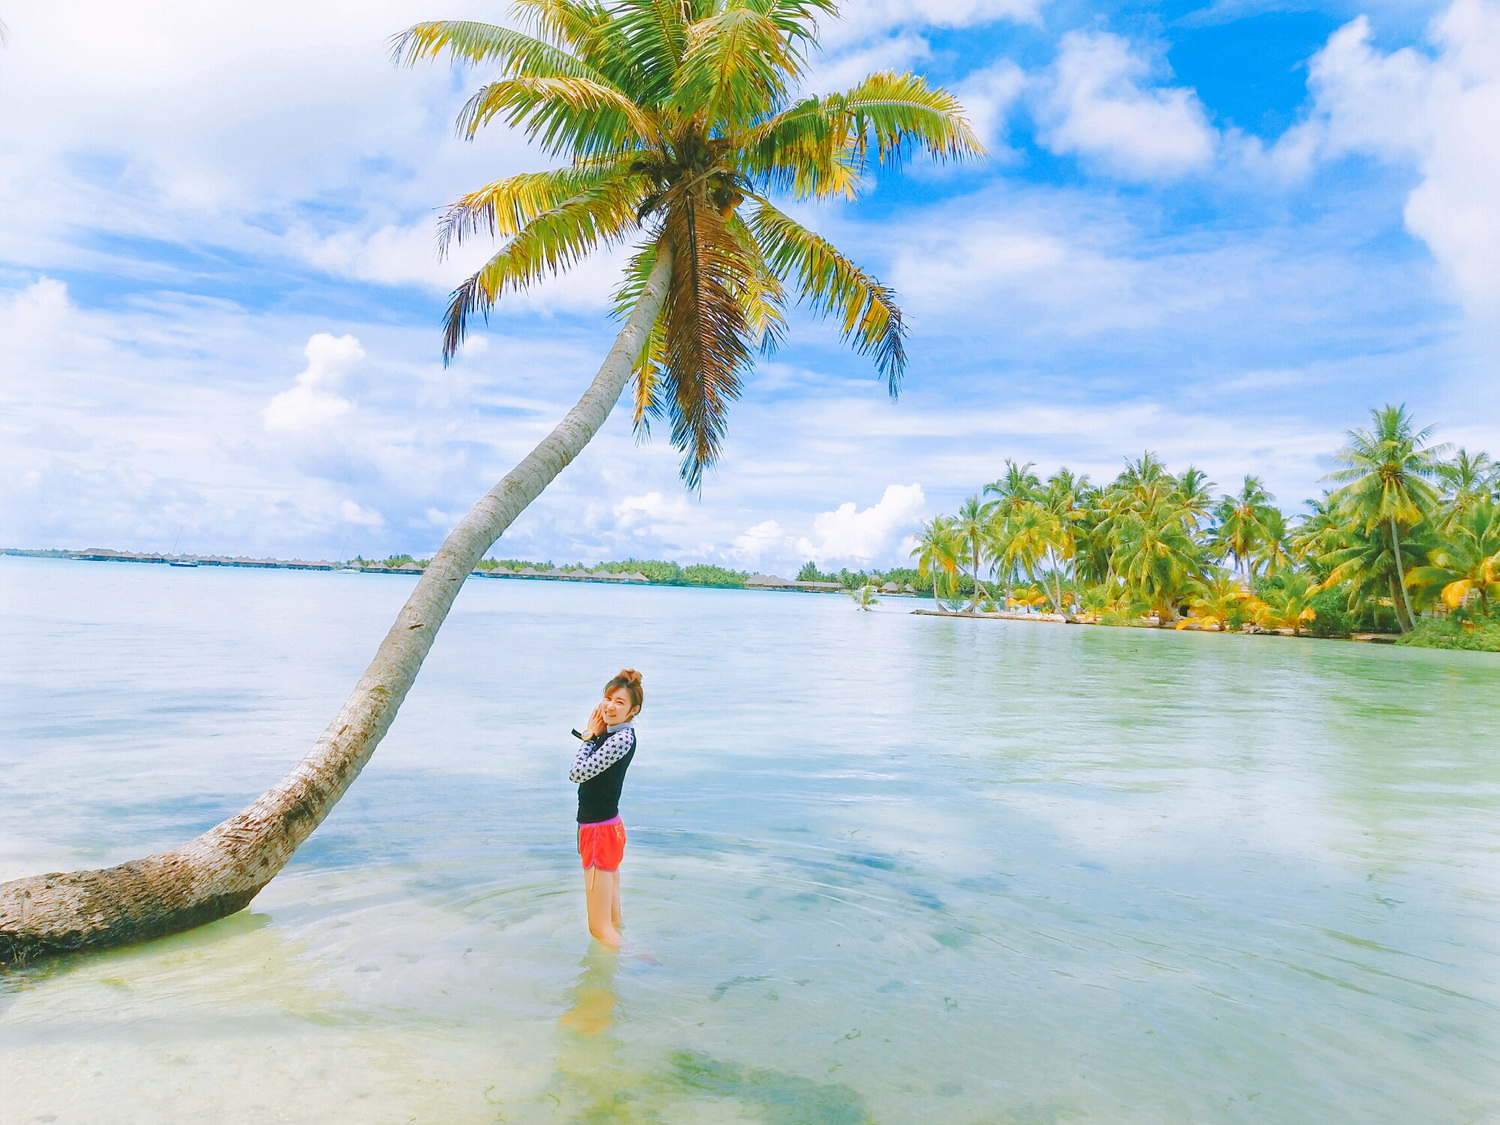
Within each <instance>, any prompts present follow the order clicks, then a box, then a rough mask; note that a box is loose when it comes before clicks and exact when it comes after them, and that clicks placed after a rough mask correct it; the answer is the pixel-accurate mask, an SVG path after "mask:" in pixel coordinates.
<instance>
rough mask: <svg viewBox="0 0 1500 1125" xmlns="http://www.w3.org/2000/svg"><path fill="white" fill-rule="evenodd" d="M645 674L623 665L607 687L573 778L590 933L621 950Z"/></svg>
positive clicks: (576, 759) (587, 729)
mask: <svg viewBox="0 0 1500 1125" xmlns="http://www.w3.org/2000/svg"><path fill="white" fill-rule="evenodd" d="M644 698H645V697H644V695H643V694H642V692H641V674H640V673H639V672H637V671H636V670H635V669H634V668H626V669H623V670H622V671H621V672H620V674H619V675H618V676H616V677H615V678H614V679H612V680H610V681H609V683H607V684H605V685H604V699H603V701H602V702H601V703H600V704H599V706H597V707H595V708H594V713H593V714H592V715H590V716H589V721H588V723H587V724H586V726H585V728H584V730H583V731H581V732H580V731H574V732H573V733H574V734H576V735H578V736H579V737H580V738H582V739H583V745H582V746H580V747H579V748H578V753H577V754H576V755H575V756H574V758H573V768H572V769H571V770H569V771H568V780H570V781H575V782H577V783H578V855H579V858H580V859H582V861H583V887H584V897H585V901H586V902H587V904H588V914H589V933H591V934H593V935H594V937H595V938H597V939H598V940H599V941H601V942H603V943H604V944H605V945H607V946H609V947H610V948H611V949H618V948H620V860H621V859H622V858H624V855H625V825H624V823H623V822H621V820H620V789H621V787H622V786H623V785H624V784H625V771H626V770H628V769H629V768H630V760H631V759H632V758H634V757H635V728H634V727H632V726H631V723H630V721H631V720H632V719H634V718H635V716H636V714H637V713H638V712H639V711H640V709H641V703H642V701H643V700H644Z"/></svg>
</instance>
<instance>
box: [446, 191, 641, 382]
mask: <svg viewBox="0 0 1500 1125" xmlns="http://www.w3.org/2000/svg"><path fill="white" fill-rule="evenodd" d="M636 200H637V194H636V193H635V192H633V191H632V190H631V189H630V178H629V177H620V178H616V179H612V180H605V181H603V182H601V183H600V184H598V185H596V187H595V188H593V189H591V190H587V191H581V192H579V193H578V194H577V195H575V196H573V197H572V198H570V199H568V200H565V201H564V202H562V203H560V204H559V205H557V206H556V207H553V208H551V209H550V210H547V211H543V212H542V213H541V214H539V215H536V216H534V217H533V218H532V219H531V221H530V222H528V223H527V224H526V225H525V227H523V228H522V229H521V230H520V231H518V232H517V233H516V235H515V237H514V238H512V239H511V240H510V241H509V242H508V243H506V245H505V246H504V247H503V248H501V250H500V251H499V252H498V253H496V254H495V255H494V257H492V258H491V259H490V260H489V261H488V262H487V263H485V265H484V266H483V267H481V268H480V269H479V270H478V271H477V272H476V273H474V274H473V275H471V276H470V277H468V278H466V279H465V280H464V282H463V283H462V284H461V285H459V287H458V288H457V289H455V290H454V291H453V295H452V297H451V298H450V300H449V302H448V312H447V315H446V316H445V318H444V331H443V360H444V362H447V361H448V360H450V359H452V358H453V356H454V354H455V353H456V352H457V351H458V349H459V348H460V347H461V346H462V345H463V342H464V338H465V336H467V335H468V323H469V320H470V318H471V317H472V316H473V315H474V314H476V313H479V314H481V315H483V316H485V317H488V316H489V311H490V309H491V308H493V307H494V304H495V302H496V301H497V300H499V298H500V296H501V295H502V294H503V293H504V292H505V291H506V290H512V291H514V290H519V289H525V288H526V287H527V286H530V285H533V284H535V283H536V282H537V281H539V280H541V279H542V278H543V277H546V276H548V275H549V274H556V273H559V272H561V271H562V270H565V269H567V268H568V267H569V266H571V265H573V264H574V263H576V262H578V261H580V260H582V259H583V258H586V257H587V256H588V255H589V254H591V253H592V252H593V251H594V250H596V249H598V248H599V247H600V246H604V245H608V244H610V243H613V242H617V241H619V240H620V239H622V238H625V237H626V236H627V235H629V234H630V232H631V231H633V230H635V229H637V228H638V227H639V226H640V221H639V219H637V218H636V212H635V205H636Z"/></svg>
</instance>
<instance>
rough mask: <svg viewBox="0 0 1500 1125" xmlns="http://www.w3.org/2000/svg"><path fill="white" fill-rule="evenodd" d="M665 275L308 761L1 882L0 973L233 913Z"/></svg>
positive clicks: (632, 357)
mask: <svg viewBox="0 0 1500 1125" xmlns="http://www.w3.org/2000/svg"><path fill="white" fill-rule="evenodd" d="M671 268H672V255H671V253H670V251H669V249H668V248H667V247H665V246H662V247H660V248H659V249H658V257H657V262H656V266H655V268H654V269H653V270H652V271H651V275H650V276H649V277H648V278H647V281H646V285H645V289H644V291H643V292H642V294H641V297H640V300H639V301H638V302H637V304H636V306H635V308H634V310H632V312H631V314H630V317H629V318H628V319H627V320H626V322H625V326H624V327H623V328H622V329H621V330H620V334H619V336H618V337H616V339H615V343H614V347H612V348H611V349H610V352H609V355H608V356H607V357H606V358H605V360H604V364H603V365H602V366H601V367H600V368H599V373H598V375H596V376H595V377H594V381H593V383H591V384H590V385H589V388H588V390H587V391H585V392H584V394H583V397H582V398H580V399H579V400H578V403H577V405H575V406H574V407H573V409H571V410H570V411H568V413H567V415H566V416H565V417H564V418H563V420H562V421H561V422H559V423H558V424H557V427H556V428H555V429H554V430H553V431H552V432H551V433H550V434H548V435H547V437H546V438H545V439H544V440H543V441H542V442H541V444H539V445H538V446H537V447H536V448H535V449H533V450H532V451H531V452H530V453H529V454H527V455H526V457H525V458H524V459H523V460H522V461H521V463H520V464H518V465H517V466H516V467H515V468H514V469H512V470H511V471H510V472H509V473H507V474H506V475H505V476H504V478H503V479H501V481H500V483H498V484H497V485H495V487H494V488H492V489H491V490H490V491H489V492H488V493H486V494H485V495H484V497H482V498H481V499H480V501H479V502H478V503H477V504H475V505H474V507H473V508H472V509H471V510H470V511H469V513H468V515H466V516H465V517H464V518H463V519H462V520H460V521H459V524H458V526H457V527H455V528H454V529H453V530H452V531H451V532H450V533H449V534H448V537H447V539H445V540H444V541H443V546H442V548H441V549H440V550H439V551H438V553H437V555H436V556H435V557H434V558H433V560H432V562H431V563H430V564H429V565H428V566H427V569H426V570H425V571H424V572H423V573H422V577H421V578H420V579H419V580H418V582H417V586H416V589H415V590H413V591H412V594H411V597H409V598H408V599H407V601H406V605H404V606H403V607H402V609H401V612H400V613H399V614H397V616H396V622H395V624H394V625H392V626H391V629H390V632H388V633H387V634H386V637H385V640H384V641H382V642H381V644H380V648H379V649H378V650H377V651H376V653H375V658H374V659H373V660H372V661H371V662H370V666H369V667H368V668H367V669H366V670H365V673H364V675H363V676H362V677H361V678H360V681H359V683H358V684H357V685H356V686H355V688H354V692H353V694H351V695H350V696H349V698H348V699H347V700H346V701H345V703H344V706H343V708H342V709H341V710H340V711H339V713H338V715H337V716H336V717H335V718H334V720H333V722H331V723H330V724H329V725H328V728H327V729H326V730H325V731H324V732H323V734H322V736H321V737H320V738H319V739H318V741H317V742H316V743H315V744H314V746H313V748H312V750H311V751H309V752H308V754H307V756H306V757H304V758H303V759H302V760H301V761H300V762H298V763H297V765H296V766H294V767H293V768H292V771H291V772H290V773H289V774H287V776H286V777H284V778H283V779H282V780H281V781H280V782H278V783H277V784H276V785H274V786H272V787H271V789H269V790H268V791H267V792H266V793H265V794H264V795H262V796H261V797H260V799H259V800H257V801H255V802H254V803H253V804H251V805H250V806H249V807H247V808H245V809H244V810H242V811H241V812H239V813H237V814H236V815H234V816H232V817H230V818H229V819H228V820H226V821H224V822H223V823H222V824H220V825H218V826H216V827H214V828H211V829H209V830H208V831H207V832H205V833H203V835H201V836H199V837H197V838H196V839H194V840H189V841H188V842H187V843H185V844H183V845H182V846H180V847H178V848H175V849H173V850H172V851H169V852H162V853H160V854H158V855H151V856H147V857H145V858H144V859H137V860H132V861H130V862H128V863H123V864H120V865H119V866H118V867H111V868H108V869H104V870H95V871H73V872H68V873H64V874H49V875H38V876H33V877H31V878H26V879H16V880H13V881H11V882H9V883H4V884H0V965H4V964H10V963H16V962H20V961H23V960H30V959H34V958H37V957H42V956H47V955H49V954H55V953H64V952H73V951H78V950H90V949H104V948H108V947H110V946H116V945H128V944H131V943H133V942H139V941H146V940H148V939H151V938H156V937H161V936H163V935H165V934H170V933H176V932H178V931H180V930H186V929H190V928H192V927H194V926H199V925H202V924H204V923H205V922H211V921H213V920H215V919H217V918H222V917H224V916H225V915H228V914H232V913H234V912H235V911H236V910H239V909H241V908H242V907H244V906H245V905H246V904H247V903H249V901H250V900H251V899H252V898H254V897H255V896H256V894H258V893H259V892H260V890H261V888H262V887H264V886H265V885H266V884H267V883H269V882H270V881H271V879H272V878H273V877H274V876H275V875H276V874H277V872H279V871H280V870H281V868H282V867H283V866H284V865H285V864H286V862H287V860H289V859H290V858H291V857H292V853H293V852H294V851H296V849H297V847H298V845H300V844H301V843H302V842H303V841H304V840H306V839H307V837H308V836H309V835H311V834H312V832H313V830H314V829H315V828H317V826H318V825H319V824H321V823H322V822H323V819H324V818H325V817H326V816H327V815H328V813H329V811H330V810H331V809H332V808H333V806H334V804H335V803H337V801H338V799H339V798H340V797H342V796H343V795H344V792H345V791H346V790H347V789H348V788H349V786H350V784H352V783H353V781H354V779H355V778H356V777H358V776H359V771H360V770H361V769H363V768H364V765H365V763H366V762H368V761H369V760H370V755H371V754H373V753H374V751H375V747H376V746H377V745H379V743H380V740H381V738H383V737H384V736H385V732H386V730H387V729H388V728H389V727H390V725H391V721H392V720H393V719H394V718H395V717H396V711H397V709H398V708H399V707H400V706H401V702H402V700H403V699H405V698H406V693H407V691H408V690H409V689H410V688H411V685H412V682H413V681H414V680H415V679H416V676H417V672H418V670H419V669H420V668H421V666H422V661H423V660H424V659H425V658H426V656H427V651H428V649H430V648H431V647H432V641H433V638H434V637H435V636H436V635H437V631H438V628H439V626H441V625H442V623H443V619H444V618H446V617H447V615H448V610H449V608H450V607H451V606H452V605H453V600H454V598H456V597H457V596H458V591H459V588H460V587H462V586H463V584H464V580H465V579H466V578H467V577H468V576H469V574H470V573H471V572H472V571H473V569H474V566H475V564H476V563H478V562H479V560H480V559H481V558H482V557H483V556H484V553H485V551H487V550H489V548H490V547H491V545H493V544H494V542H495V540H496V539H498V538H499V537H500V535H501V533H503V532H504V531H505V529H506V528H507V527H509V526H510V524H511V522H512V521H513V520H514V519H515V518H516V517H517V516H518V515H520V514H521V512H522V511H523V510H525V508H526V506H527V505H528V504H530V503H531V501H533V500H535V499H536V497H537V496H538V495H540V494H541V492H542V490H543V489H544V488H546V487H547V485H548V484H550V483H551V482H552V481H553V479H555V478H556V476H557V475H558V473H560V472H562V470H563V469H564V468H566V467H567V466H568V464H569V463H570V462H571V461H572V460H573V459H574V458H575V457H577V456H578V454H579V453H580V452H581V451H582V450H583V448H584V446H586V445H587V444H588V442H589V440H590V439H591V438H592V437H593V436H594V435H595V434H596V433H597V432H598V431H599V428H600V427H601V426H602V425H603V424H604V421H605V419H606V418H608V417H609V412H610V410H612V409H613V408H614V405H615V403H616V402H617V401H618V400H619V397H620V392H621V391H622V390H623V389H624V387H625V384H626V382H627V381H628V380H629V378H630V375H631V372H632V370H633V369H634V366H635V361H636V358H637V357H638V356H639V355H640V352H641V348H642V347H643V346H644V344H645V341H646V338H647V334H648V333H649V331H650V329H651V326H652V324H653V323H655V321H656V318H657V315H658V314H659V313H660V311H661V308H662V305H663V303H664V301H665V299H666V292H667V285H668V281H669V278H670V275H671Z"/></svg>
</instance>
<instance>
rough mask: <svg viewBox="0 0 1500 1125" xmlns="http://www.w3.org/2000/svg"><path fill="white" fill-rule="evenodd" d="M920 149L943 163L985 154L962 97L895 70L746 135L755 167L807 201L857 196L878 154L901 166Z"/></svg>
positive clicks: (799, 106)
mask: <svg viewBox="0 0 1500 1125" xmlns="http://www.w3.org/2000/svg"><path fill="white" fill-rule="evenodd" d="M914 147H915V148H919V149H921V150H923V151H925V152H927V153H928V154H929V155H931V156H933V157H934V158H936V159H937V160H940V161H942V160H951V159H960V158H963V157H968V156H980V155H983V153H984V146H983V144H981V143H980V141H979V138H978V136H977V135H976V134H975V132H974V130H973V128H972V127H971V126H970V125H969V123H968V121H967V120H966V119H965V118H964V115H963V107H962V106H960V105H959V103H958V101H957V99H955V98H954V97H953V96H952V95H951V94H949V93H948V92H947V91H945V90H943V89H941V88H934V87H930V86H928V85H927V83H926V81H925V80H924V79H923V78H921V77H919V76H917V75H914V74H897V73H895V72H894V71H882V72H880V73H877V74H872V75H870V76H869V77H867V78H866V79H864V80H863V81H862V82H860V83H859V84H858V85H857V86H855V87H853V88H852V89H850V90H847V91H845V92H844V93H841V94H829V95H827V96H826V97H810V98H803V99H801V100H800V101H798V102H796V103H795V104H793V105H791V106H788V107H787V108H786V109H784V110H782V111H781V112H780V113H777V114H775V115H774V116H772V117H770V118H768V119H767V120H765V121H764V122H762V123H761V124H759V125H757V126H755V127H754V128H752V129H751V130H749V131H748V132H747V134H746V138H745V149H746V151H747V158H748V160H747V170H751V171H754V172H757V173H759V174H760V175H762V176H764V177H765V178H766V182H767V183H768V186H772V187H775V188H778V189H782V190H789V191H793V192H795V193H796V194H797V195H799V196H802V197H807V196H812V195H829V194H833V193H834V192H835V191H837V192H841V193H843V194H848V195H852V193H853V189H854V187H855V186H857V184H858V181H859V179H860V173H861V172H862V171H863V169H864V167H865V165H866V164H867V163H869V162H870V160H871V156H872V154H873V158H874V162H875V163H876V164H894V163H899V162H900V161H901V160H903V159H904V158H905V157H906V155H907V153H908V150H910V149H911V148H914Z"/></svg>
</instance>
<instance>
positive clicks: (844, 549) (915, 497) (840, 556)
mask: <svg viewBox="0 0 1500 1125" xmlns="http://www.w3.org/2000/svg"><path fill="white" fill-rule="evenodd" d="M926 504H927V498H926V496H924V495H923V494H922V486H921V485H920V484H893V485H889V486H888V487H887V488H886V490H885V495H883V496H882V497H881V498H880V500H879V502H878V503H876V504H874V505H872V506H871V507H868V508H863V509H859V508H856V507H855V505H854V504H853V502H850V503H847V504H841V505H839V507H838V508H836V509H834V510H833V511H831V512H823V513H821V514H819V515H817V516H815V517H814V518H813V535H814V536H816V537H817V538H816V541H814V540H813V539H808V538H805V537H804V538H801V539H798V540H797V553H798V554H799V555H801V556H802V557H804V558H809V559H812V560H813V561H814V562H816V563H818V564H819V565H822V564H823V563H826V562H832V561H837V562H844V561H849V562H855V563H869V562H872V561H874V560H875V559H878V558H881V557H883V556H885V555H886V554H888V553H889V552H890V551H891V549H892V547H893V546H894V544H895V543H896V542H897V541H898V540H899V539H900V538H901V537H902V536H903V535H905V534H906V533H907V532H908V531H910V530H911V528H912V527H913V526H914V525H916V524H917V523H919V522H921V517H922V511H923V509H924V508H925V507H926Z"/></svg>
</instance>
